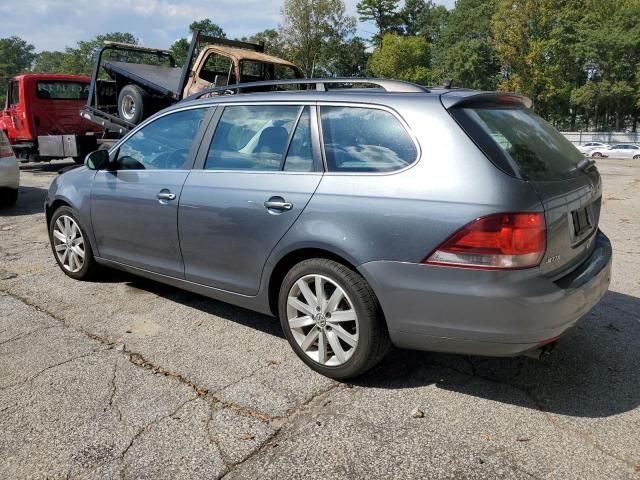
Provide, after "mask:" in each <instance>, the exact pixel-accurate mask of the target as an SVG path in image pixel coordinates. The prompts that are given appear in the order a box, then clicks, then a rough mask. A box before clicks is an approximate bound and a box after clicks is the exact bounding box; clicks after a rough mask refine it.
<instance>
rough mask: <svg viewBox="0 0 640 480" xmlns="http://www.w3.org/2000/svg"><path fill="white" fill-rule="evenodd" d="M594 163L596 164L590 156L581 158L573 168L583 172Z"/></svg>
mask: <svg viewBox="0 0 640 480" xmlns="http://www.w3.org/2000/svg"><path fill="white" fill-rule="evenodd" d="M595 164H596V162H595V160H591V159H590V158H583V159H582V160H580V161H579V162H578V163H577V164H576V166H575V168H574V170H582V171H583V172H585V171H586V170H587V169H589V168H591V167H593V166H594V165H595Z"/></svg>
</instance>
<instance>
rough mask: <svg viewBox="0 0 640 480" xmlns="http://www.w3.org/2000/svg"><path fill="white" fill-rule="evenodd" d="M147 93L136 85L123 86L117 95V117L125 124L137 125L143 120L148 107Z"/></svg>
mask: <svg viewBox="0 0 640 480" xmlns="http://www.w3.org/2000/svg"><path fill="white" fill-rule="evenodd" d="M148 97H149V95H147V92H145V91H144V90H143V89H142V88H140V87H138V86H137V85H125V86H124V88H123V89H122V90H120V94H119V95H118V115H119V116H120V118H122V119H123V120H126V121H127V122H130V123H133V124H138V123H140V122H141V121H142V120H143V119H144V118H145V111H146V110H147V107H148Z"/></svg>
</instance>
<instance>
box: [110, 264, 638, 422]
mask: <svg viewBox="0 0 640 480" xmlns="http://www.w3.org/2000/svg"><path fill="white" fill-rule="evenodd" d="M101 281H105V282H126V283H127V284H128V285H130V286H131V287H134V288H139V289H142V290H146V291H149V292H152V293H154V294H156V295H159V296H161V297H163V298H166V299H167V300H171V301H174V302H178V303H180V304H182V305H186V306H188V307H191V308H195V309H197V310H199V311H201V312H204V313H208V314H211V315H216V316H218V317H221V318H224V319H226V320H230V321H232V322H236V323H238V324H241V325H244V326H246V327H249V328H253V329H256V330H258V331H260V332H263V333H267V334H269V335H274V336H277V337H280V338H284V336H283V334H282V331H281V328H280V323H279V321H278V320H277V319H275V318H272V317H268V316H265V315H261V314H258V313H254V312H251V311H249V310H245V309H242V308H239V307H235V306H232V305H229V304H226V303H223V302H218V301H215V300H212V299H209V298H206V297H203V296H200V295H197V294H193V293H189V292H186V291H183V290H180V289H177V288H174V287H171V286H167V285H163V284H160V283H157V282H154V281H151V280H146V279H143V278H139V277H135V276H133V275H130V274H127V273H123V272H116V271H111V272H110V273H107V274H106V275H105V276H104V278H103V279H102V280H101ZM638 345H640V299H638V298H636V297H632V296H629V295H624V294H621V293H616V292H609V293H607V295H606V296H605V298H604V299H603V301H602V303H601V304H600V305H599V306H598V307H597V308H596V309H595V310H594V312H593V313H592V314H590V315H589V316H588V317H586V318H585V319H583V320H582V321H581V322H579V323H578V325H577V327H576V328H575V329H574V330H573V331H572V332H570V333H568V334H567V335H566V336H564V337H563V338H561V339H560V341H559V343H558V345H557V347H556V348H555V349H554V350H553V352H552V353H551V354H550V355H548V356H547V357H545V358H544V359H543V360H534V359H530V358H526V357H509V358H491V357H471V356H464V355H454V354H443V353H434V352H418V351H409V350H399V349H393V350H392V351H391V352H390V353H389V355H388V356H387V357H386V358H385V359H384V360H383V361H382V363H381V364H380V365H379V366H378V367H376V368H374V369H373V370H371V371H370V372H368V373H367V374H365V375H364V376H362V377H360V378H358V379H356V380H355V381H353V382H352V383H353V384H355V385H359V386H362V387H373V388H389V389H404V388H415V387H420V386H424V385H430V384H435V385H436V386H437V387H438V388H442V389H446V390H451V391H455V392H459V393H463V394H465V395H471V396H476V397H480V398H484V399H490V400H494V401H497V402H502V403H508V404H513V405H518V406H522V407H527V408H537V409H541V410H544V411H548V412H551V413H558V414H563V415H568V416H572V417H589V418H596V417H608V416H611V415H616V414H619V413H623V412H627V411H630V410H633V409H635V408H637V407H638V405H639V404H640V355H639V354H638Z"/></svg>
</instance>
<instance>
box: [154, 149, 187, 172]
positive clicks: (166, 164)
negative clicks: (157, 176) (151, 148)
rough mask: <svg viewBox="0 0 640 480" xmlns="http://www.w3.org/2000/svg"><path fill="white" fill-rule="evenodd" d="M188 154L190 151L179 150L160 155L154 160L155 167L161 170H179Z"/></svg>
mask: <svg viewBox="0 0 640 480" xmlns="http://www.w3.org/2000/svg"><path fill="white" fill-rule="evenodd" d="M188 154H189V150H188V149H186V148H178V149H176V150H174V151H172V152H168V153H163V154H161V155H158V157H157V158H155V159H154V160H153V165H154V167H156V168H158V169H160V170H179V169H180V168H182V166H183V165H184V162H185V160H186V158H187V155H188Z"/></svg>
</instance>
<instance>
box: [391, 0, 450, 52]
mask: <svg viewBox="0 0 640 480" xmlns="http://www.w3.org/2000/svg"><path fill="white" fill-rule="evenodd" d="M399 15H400V19H401V21H402V28H403V31H404V34H405V35H409V36H416V35H420V36H423V37H426V39H427V40H428V41H429V42H430V43H433V42H435V41H436V40H437V38H438V36H439V34H440V31H441V30H442V29H443V28H444V27H445V25H446V22H447V18H448V16H449V11H448V10H447V9H446V8H445V7H443V6H442V5H436V4H434V3H433V1H432V0H406V1H405V2H404V7H402V9H401V10H400V14H399Z"/></svg>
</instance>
